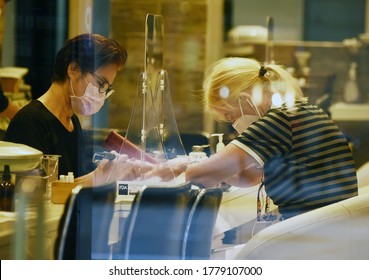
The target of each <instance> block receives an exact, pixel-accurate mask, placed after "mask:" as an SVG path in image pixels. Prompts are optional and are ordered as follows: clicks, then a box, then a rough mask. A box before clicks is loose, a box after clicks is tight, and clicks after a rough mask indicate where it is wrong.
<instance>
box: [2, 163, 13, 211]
mask: <svg viewBox="0 0 369 280" xmlns="http://www.w3.org/2000/svg"><path fill="white" fill-rule="evenodd" d="M10 179H11V175H10V168H9V165H5V166H4V173H3V179H2V182H1V184H0V210H1V211H14V203H13V198H14V189H15V186H14V184H13V183H12V182H11V180H10Z"/></svg>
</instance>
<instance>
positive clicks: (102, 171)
mask: <svg viewBox="0 0 369 280" xmlns="http://www.w3.org/2000/svg"><path fill="white" fill-rule="evenodd" d="M126 59H127V52H126V50H125V49H124V48H123V47H122V46H120V45H119V44H118V42H116V41H115V40H113V39H108V38H105V37H103V36H101V35H98V34H82V35H79V36H76V37H75V38H72V39H70V40H69V41H68V42H67V43H66V44H65V46H64V47H63V48H62V49H60V50H59V52H58V53H57V55H56V59H55V64H54V71H53V77H52V84H51V86H50V88H49V89H48V91H47V92H46V93H45V94H43V95H42V96H40V97H39V98H38V99H37V100H33V101H32V102H31V103H30V104H28V105H26V106H25V107H23V108H22V109H21V110H20V111H19V113H18V114H17V115H16V116H15V117H14V118H13V120H12V121H11V123H10V124H9V127H8V130H7V132H6V135H5V141H10V142H15V143H21V144H25V145H28V146H31V147H34V148H36V149H38V150H40V151H42V152H43V153H44V154H52V155H60V156H61V157H60V159H59V174H67V173H68V172H73V173H74V175H75V177H79V178H76V180H77V181H78V180H82V179H83V180H84V181H85V180H87V183H90V184H101V183H105V182H106V181H107V180H108V178H110V179H112V180H113V179H115V180H119V179H121V178H120V177H122V178H124V177H125V176H130V175H129V174H133V172H132V168H131V165H130V164H129V163H128V162H127V157H126V156H120V157H119V158H117V159H116V160H115V161H114V162H108V161H105V162H103V164H100V165H99V166H98V168H96V169H95V170H94V171H93V172H91V173H88V171H87V169H86V167H85V166H86V163H85V162H84V160H83V159H84V146H83V141H82V128H81V124H80V122H79V120H78V117H77V115H76V114H80V115H86V116H88V115H92V114H95V113H96V112H98V111H99V110H100V108H101V107H102V106H103V104H104V102H105V99H106V98H108V97H109V96H110V94H111V93H112V92H113V90H112V86H111V85H112V83H113V81H114V79H115V76H116V74H117V72H118V71H119V70H121V69H122V68H123V66H124V64H125V62H126ZM112 163H114V164H121V165H122V168H113V169H114V170H116V171H117V172H118V171H119V174H118V173H117V174H110V173H111V169H112V167H111V166H112ZM115 175H116V176H118V175H119V176H118V177H117V178H115V177H114V176H115ZM80 176H83V177H80Z"/></svg>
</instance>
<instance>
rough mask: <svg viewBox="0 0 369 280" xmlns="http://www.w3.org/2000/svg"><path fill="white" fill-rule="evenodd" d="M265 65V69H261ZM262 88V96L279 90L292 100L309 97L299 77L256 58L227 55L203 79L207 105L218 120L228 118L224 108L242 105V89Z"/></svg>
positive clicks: (249, 90)
mask: <svg viewBox="0 0 369 280" xmlns="http://www.w3.org/2000/svg"><path fill="white" fill-rule="evenodd" d="M261 69H262V70H261ZM257 88H260V89H261V92H262V98H268V99H271V98H272V94H274V93H279V94H280V96H281V98H282V100H285V99H286V97H287V95H289V96H291V93H292V96H293V97H292V99H293V102H295V101H296V100H306V98H304V96H303V93H302V91H301V89H300V87H299V86H298V84H297V81H296V80H295V79H294V78H293V77H292V76H291V75H290V74H289V73H288V72H287V71H286V70H284V69H283V67H282V66H279V65H275V64H270V65H264V66H263V67H262V65H261V64H260V63H259V62H257V61H256V60H254V59H250V58H242V57H227V58H222V59H220V60H218V61H216V62H215V63H214V64H213V65H211V66H210V67H209V69H208V70H207V71H206V73H205V79H204V82H203V90H204V100H203V101H204V103H205V109H206V110H207V111H208V112H209V113H210V114H211V115H212V116H213V117H214V118H215V119H216V120H218V121H227V120H226V119H225V116H224V115H223V113H222V112H224V110H234V109H237V108H238V106H239V95H240V93H241V92H248V93H252V92H253V90H255V89H257Z"/></svg>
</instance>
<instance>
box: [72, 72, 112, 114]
mask: <svg viewBox="0 0 369 280" xmlns="http://www.w3.org/2000/svg"><path fill="white" fill-rule="evenodd" d="M83 77H84V79H85V81H86V83H87V87H86V90H85V93H84V94H83V95H82V96H76V95H75V94H74V90H73V85H72V81H71V80H70V79H69V82H70V87H71V90H72V95H71V96H70V100H71V106H72V110H73V112H74V113H76V114H81V115H84V116H91V115H93V114H95V113H97V112H98V111H99V110H100V109H101V107H102V106H103V105H104V101H105V95H104V94H101V93H100V92H99V89H98V87H96V86H94V85H93V84H91V83H90V82H88V81H87V80H86V78H85V76H83Z"/></svg>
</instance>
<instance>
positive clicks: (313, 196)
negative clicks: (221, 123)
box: [232, 102, 358, 217]
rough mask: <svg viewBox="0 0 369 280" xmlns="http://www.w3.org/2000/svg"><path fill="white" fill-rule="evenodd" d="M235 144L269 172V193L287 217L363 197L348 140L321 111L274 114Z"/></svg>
mask: <svg viewBox="0 0 369 280" xmlns="http://www.w3.org/2000/svg"><path fill="white" fill-rule="evenodd" d="M232 143H233V144H235V145H237V146H238V147H240V148H242V149H243V150H245V151H246V152H247V153H249V154H250V155H251V156H253V157H254V158H255V159H256V160H257V161H258V162H259V164H260V165H261V166H263V167H264V177H265V179H264V180H265V181H264V183H265V189H266V192H267V194H268V196H269V197H270V198H271V199H272V200H273V203H274V204H275V205H278V209H279V212H280V213H281V214H283V215H285V216H287V217H289V216H294V215H297V214H300V213H303V212H306V211H309V210H312V209H315V208H319V207H321V206H324V205H328V204H331V203H334V202H337V201H340V200H343V199H347V198H349V197H352V196H356V195H357V193H358V191H357V178H356V169H355V164H354V160H353V157H352V153H351V150H350V148H349V146H348V143H347V140H346V138H345V137H344V135H343V134H342V133H341V131H340V130H339V129H338V127H337V126H336V125H335V124H334V123H333V122H332V120H331V119H330V118H329V117H328V116H327V114H326V113H324V111H323V110H322V109H320V108H318V107H317V106H313V105H309V104H308V103H305V102H297V103H296V104H295V106H294V107H292V108H288V107H287V106H286V105H283V106H282V107H280V108H274V109H270V110H269V111H268V112H267V114H266V115H265V116H263V117H262V118H260V119H259V120H258V121H256V122H254V123H253V124H252V125H251V126H250V127H249V128H248V129H247V130H246V131H244V132H243V133H242V134H241V135H239V136H238V137H237V138H236V139H235V140H233V141H232Z"/></svg>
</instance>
